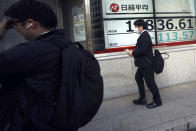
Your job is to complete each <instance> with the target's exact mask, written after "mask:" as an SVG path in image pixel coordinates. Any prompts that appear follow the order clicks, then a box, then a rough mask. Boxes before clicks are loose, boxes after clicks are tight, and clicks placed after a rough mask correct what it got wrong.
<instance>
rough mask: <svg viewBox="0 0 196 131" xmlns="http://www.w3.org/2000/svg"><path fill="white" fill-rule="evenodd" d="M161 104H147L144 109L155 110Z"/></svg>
mask: <svg viewBox="0 0 196 131" xmlns="http://www.w3.org/2000/svg"><path fill="white" fill-rule="evenodd" d="M161 105H162V104H156V103H155V102H152V103H150V104H147V105H146V107H147V108H149V109H152V108H156V107H159V106H161Z"/></svg>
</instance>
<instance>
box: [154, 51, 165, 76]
mask: <svg viewBox="0 0 196 131" xmlns="http://www.w3.org/2000/svg"><path fill="white" fill-rule="evenodd" d="M161 54H166V55H167V56H168V57H169V55H168V54H167V53H160V52H159V50H158V49H155V50H154V58H153V68H154V72H155V73H156V74H160V73H162V72H163V69H164V58H163V57H162V55H161ZM168 57H167V58H168ZM167 58H165V59H167Z"/></svg>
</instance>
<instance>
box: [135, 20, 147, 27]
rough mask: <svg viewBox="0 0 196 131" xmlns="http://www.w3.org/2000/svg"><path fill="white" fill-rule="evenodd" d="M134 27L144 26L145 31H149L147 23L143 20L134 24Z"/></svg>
mask: <svg viewBox="0 0 196 131" xmlns="http://www.w3.org/2000/svg"><path fill="white" fill-rule="evenodd" d="M134 25H136V26H142V27H143V29H147V25H146V22H145V21H144V20H142V19H138V20H136V21H135V22H134Z"/></svg>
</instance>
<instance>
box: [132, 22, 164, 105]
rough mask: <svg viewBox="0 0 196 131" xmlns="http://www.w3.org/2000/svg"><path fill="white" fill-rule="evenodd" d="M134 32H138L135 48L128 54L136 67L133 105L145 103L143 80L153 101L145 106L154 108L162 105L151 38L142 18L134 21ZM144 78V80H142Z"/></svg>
mask: <svg viewBox="0 0 196 131" xmlns="http://www.w3.org/2000/svg"><path fill="white" fill-rule="evenodd" d="M134 25H135V30H134V31H135V32H136V33H138V34H140V36H139V38H138V39H137V43H136V48H135V50H130V51H129V52H128V54H129V55H130V56H133V57H134V61H135V66H136V67H138V69H137V72H136V74H135V79H136V82H137V85H138V88H139V95H140V96H139V98H138V99H136V100H133V104H135V105H146V98H145V97H146V96H145V88H144V80H145V82H146V84H147V86H148V88H149V90H150V91H151V93H152V95H153V102H152V103H150V104H147V105H146V107H147V108H155V107H158V106H161V105H162V101H161V97H160V94H159V90H158V87H157V85H156V83H155V79H154V69H153V52H152V40H151V37H150V35H149V34H148V32H147V31H146V29H147V25H146V23H145V21H144V20H142V19H138V20H136V21H135V22H134ZM143 78H144V80H143Z"/></svg>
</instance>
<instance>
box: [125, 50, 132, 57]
mask: <svg viewBox="0 0 196 131" xmlns="http://www.w3.org/2000/svg"><path fill="white" fill-rule="evenodd" d="M125 52H126V53H127V54H128V55H129V56H132V53H133V50H129V49H126V50H125Z"/></svg>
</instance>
